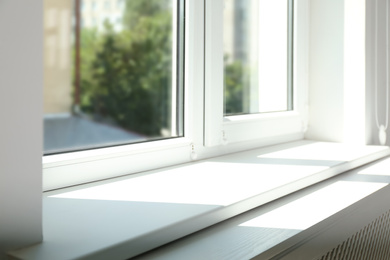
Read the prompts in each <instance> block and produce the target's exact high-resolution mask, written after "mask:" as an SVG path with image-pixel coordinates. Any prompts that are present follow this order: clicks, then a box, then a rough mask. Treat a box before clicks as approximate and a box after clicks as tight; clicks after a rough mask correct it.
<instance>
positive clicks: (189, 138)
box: [43, 0, 306, 190]
mask: <svg viewBox="0 0 390 260" xmlns="http://www.w3.org/2000/svg"><path fill="white" fill-rule="evenodd" d="M53 1H54V0H53ZM54 2H55V1H54ZM304 2H305V1H297V3H294V1H292V0H278V1H270V0H268V1H267V0H261V1H249V0H235V1H232V0H225V1H223V0H213V1H204V2H203V1H193V0H186V1H184V0H177V1H174V0H171V1H167V0H154V1H143V0H137V1H134V0H132V1H130V0H128V1H123V6H122V7H123V9H122V10H124V11H123V12H124V13H123V14H122V16H120V17H121V23H122V27H121V26H117V25H114V24H112V25H111V22H110V21H116V20H118V14H117V13H115V14H113V15H115V16H114V17H112V18H113V19H114V20H112V19H111V18H110V19H105V22H103V23H100V24H96V26H93V25H92V26H91V25H86V26H85V27H83V28H80V29H81V30H80V31H81V33H80V35H79V37H80V36H81V37H80V49H81V51H80V65H79V66H80V67H81V70H80V71H81V76H80V79H79V80H80V83H79V84H80V85H79V86H80V87H79V91H80V92H79V94H77V91H76V89H77V88H76V87H75V86H76V84H74V85H73V89H71V90H68V92H67V93H68V94H67V95H68V100H70V101H69V102H70V104H71V105H68V110H67V111H68V112H67V114H66V116H68V118H66V119H69V116H75V114H76V115H77V116H79V114H77V113H80V114H81V115H82V117H81V119H82V120H89V122H91V123H94V124H96V123H97V124H104V126H105V127H113V128H114V129H115V131H123V128H121V127H118V126H120V122H122V121H120V120H122V119H121V118H119V119H116V118H115V116H116V115H118V114H115V115H113V116H107V115H108V114H107V113H108V112H107V111H108V110H109V109H110V108H111V107H113V108H115V107H116V106H118V103H117V102H113V101H112V100H113V96H112V94H108V90H107V89H105V90H104V89H100V90H99V92H97V93H99V95H100V96H99V98H106V99H105V102H107V104H104V103H103V105H104V106H103V105H102V104H101V103H99V102H97V103H93V102H94V101H93V100H98V101H100V99H94V98H92V96H93V95H92V94H87V93H88V92H87V88H88V87H91V86H92V85H93V84H92V83H96V82H97V81H99V80H100V81H101V82H103V83H102V84H95V85H93V87H94V88H98V89H99V88H101V87H102V86H103V87H107V86H111V85H113V86H115V87H118V86H128V85H129V84H128V82H126V80H128V79H129V78H131V80H134V81H135V82H136V83H138V84H136V86H137V87H144V89H143V90H145V91H146V90H149V89H153V91H151V92H150V93H149V94H150V95H152V97H153V98H154V99H153V98H152V99H146V98H141V101H140V103H139V104H128V103H126V102H125V103H126V106H125V108H123V109H119V110H116V111H120V112H122V113H125V114H135V115H134V116H139V117H145V116H148V115H150V114H148V113H146V111H150V109H152V108H156V110H157V113H159V115H160V114H161V115H163V116H157V117H153V118H152V119H151V120H149V121H148V122H147V123H146V124H143V125H142V124H140V123H136V124H134V125H132V126H130V127H129V128H124V129H125V130H124V131H125V132H126V134H129V132H130V134H131V133H133V134H134V133H136V134H139V133H141V134H140V135H141V136H138V137H137V138H138V139H137V138H136V139H132V140H130V138H128V136H127V137H124V138H123V139H122V140H110V141H107V142H97V143H95V144H93V145H84V146H79V147H71V148H62V149H59V150H53V151H54V152H53V153H52V154H51V152H48V153H49V155H47V156H44V158H43V162H44V189H45V190H50V189H55V188H59V187H64V186H69V185H75V184H79V183H85V182H91V181H95V180H101V179H105V178H111V177H116V176H121V175H127V174H130V173H136V172H140V171H146V170H150V169H155V168H160V167H165V166H170V165H175V164H179V163H185V162H189V161H191V160H193V159H195V158H197V159H203V158H208V157H211V156H218V155H222V154H224V153H231V152H237V151H242V150H246V149H251V148H256V147H259V146H263V145H270V144H276V143H281V142H286V141H292V140H299V139H302V138H303V130H304V125H305V115H304V113H303V112H304V109H302V108H303V107H304V100H305V84H306V83H305V80H304V78H305V77H306V74H305V71H304V69H302V67H304V65H305V55H304V42H305V37H304V36H305V35H304V32H305V30H298V31H296V30H295V29H296V27H299V26H302V25H305V24H306V23H304V22H302V21H303V20H302V19H301V18H299V19H298V18H297V16H296V15H294V14H295V13H296V12H297V11H298V10H303V9H304V8H305V4H304ZM69 3H71V1H69ZM76 3H77V1H76ZM249 4H250V5H249ZM247 5H249V6H251V8H250V9H248V8H244V7H247ZM252 5H253V6H252ZM130 7H131V8H130ZM139 7H144V8H145V10H156V8H154V7H157V10H159V11H158V12H157V13H155V17H154V16H151V17H148V16H147V15H146V17H145V16H142V19H140V21H141V23H140V24H137V23H136V22H137V19H136V18H137V16H138V15H139V13H137V12H136V11H135V10H137V8H139ZM252 7H253V8H252ZM70 8H71V9H73V8H74V6H73V7H70ZM228 8H231V9H230V10H229V9H228ZM232 8H233V9H232ZM228 10H229V12H230V14H229V12H228ZM249 10H251V12H252V13H251V12H249ZM267 10H268V12H267ZM45 12H46V11H45ZM125 12H128V13H127V14H126V13H125ZM248 12H249V13H248ZM256 12H257V13H256ZM269 12H271V13H274V14H275V15H274V16H272V15H270V16H267V15H265V14H267V13H269ZM84 15H85V16H84ZM87 15H91V16H92V15H94V16H93V18H95V15H97V12H93V13H90V14H87V13H85V14H83V13H81V14H80V16H82V18H84V19H86V20H88V19H90V18H88V17H87ZM229 15H230V16H233V15H234V16H237V17H241V18H240V19H241V23H240V22H237V25H235V26H236V27H233V28H232V27H230V28H229V24H228V23H226V22H224V19H225V20H229ZM157 17H158V19H162V21H164V23H161V22H160V21H159V20H158V19H157ZM254 17H257V18H256V19H257V20H256V22H253V19H254ZM299 17H303V16H299ZM261 19H263V20H261ZM74 20H75V22H74V28H76V29H77V21H76V19H74ZM279 20H281V21H279ZM134 21H135V22H134ZM238 21H240V20H238ZM260 21H262V22H260ZM276 21H278V22H279V23H278V26H277V27H275V28H276V29H275V32H274V33H275V35H273V31H272V30H270V29H269V28H272V26H267V25H269V24H273V23H275V22H276ZM230 22H232V21H230ZM126 23H127V24H126ZM129 23H130V25H133V26H134V27H132V30H129V29H128V28H127V26H129ZM68 24H69V23H68ZM164 24H165V27H163V25H164ZM168 25H169V26H168ZM88 26H90V27H91V28H89V27H88ZM142 26H145V27H142ZM63 28H65V29H66V30H67V31H68V32H69V35H73V36H72V37H70V39H68V41H67V44H66V45H65V44H64V46H66V47H64V50H65V49H66V50H67V51H68V54H67V55H68V56H67V57H68V59H69V66H68V70H69V71H71V70H70V69H69V67H71V66H76V65H72V64H76V63H74V62H75V61H74V60H72V59H70V58H69V57H70V55H69V53H70V52H71V50H72V48H73V50H74V52H76V49H77V48H76V47H73V46H76V35H77V34H76V33H71V27H70V26H69V25H68V26H63ZM83 30H84V33H85V32H90V34H89V35H84V38H83ZM137 30H139V31H137ZM251 30H252V31H255V32H256V33H255V34H254V33H253V32H252V31H251ZM141 32H142V33H141ZM233 32H234V33H235V34H236V36H234V33H233ZM244 32H245V33H246V35H247V36H246V37H242V35H241V34H242V33H244ZM293 32H294V35H296V33H300V34H301V36H302V37H293ZM137 33H138V34H137ZM129 35H130V36H129ZM148 35H149V36H150V38H148ZM167 35H169V36H167ZM254 35H255V36H254ZM85 36H88V37H85ZM228 36H230V42H229V41H227V40H226V39H227V37H228ZM46 37H47V34H46ZM94 37H95V38H94ZM137 37H139V38H137ZM164 37H165V38H164ZM251 37H252V38H251ZM275 37H276V38H277V39H278V41H280V44H279V45H276V44H272V40H275V39H276V38H275ZM167 38H168V40H167ZM141 39H145V41H144V42H142V41H141ZM298 39H300V40H298ZM239 40H240V41H241V42H239ZM154 41H159V42H158V44H157V45H156V44H155V45H153V44H154V43H155V42H154ZM87 43H88V44H87ZM168 43H169V44H168ZM89 44H90V45H89ZM137 44H138V45H137ZM91 46H92V47H91ZM229 46H230V47H229ZM248 46H249V47H248ZM271 47H272V48H275V49H273V50H272V51H273V52H277V57H278V61H277V62H276V63H275V64H274V66H270V67H271V72H272V73H265V72H264V71H263V70H262V69H261V70H260V67H261V66H263V67H264V66H265V65H266V63H267V62H270V61H271V56H267V55H266V54H267V53H268V52H267V51H266V50H265V49H267V48H271ZM82 48H84V49H82ZM105 48H108V49H107V50H109V51H108V52H107V53H106V54H104V50H105ZM132 48H138V49H136V50H137V51H134V52H132V53H131V52H130V53H128V55H127V56H126V55H124V56H121V55H120V51H121V50H122V49H125V50H127V49H130V50H132ZM229 48H230V49H229ZM49 49H50V48H48V50H49ZM144 49H147V51H146V52H145V53H143V52H142V51H143V50H144ZM233 49H234V50H233ZM248 50H250V51H251V52H250V53H248V52H247V51H248ZM83 51H84V52H83ZM270 52H271V51H270ZM91 53H92V55H90V56H88V55H87V54H91ZM108 53H109V54H108ZM234 53H237V54H234ZM253 53H255V54H256V55H254V54H253ZM83 55H84V56H83ZM134 55H141V56H142V55H144V56H142V57H143V58H144V59H141V60H142V61H144V60H147V61H149V63H148V64H142V63H140V64H138V63H137V62H138V61H136V60H134ZM159 55H162V56H161V59H157V58H156V57H158V56H159ZM75 56H77V55H75ZM117 57H119V58H117ZM249 57H251V58H249ZM292 57H294V59H293V58H292ZM124 58H125V59H124ZM46 59H49V56H47V57H46ZM99 59H100V60H101V61H102V62H101V63H99V62H97V61H96V60H99ZM149 59H150V60H149ZM52 60H53V61H55V62H57V58H53V57H52ZM91 60H93V61H91ZM108 61H113V64H114V65H115V66H117V67H113V68H115V70H114V71H115V73H117V74H113V75H110V74H104V73H105V69H107V68H106V67H104V66H108V64H110V63H109V62H108ZM83 62H85V63H83ZM88 62H89V64H92V65H89V70H86V71H87V72H84V75H83V70H82V69H84V68H83V66H84V67H86V66H87V64H86V63H88ZM123 62H124V63H126V64H129V66H130V67H126V66H124V65H123V66H122V63H123ZM134 62H135V64H134ZM237 63H242V64H241V65H240V66H241V67H238V69H237V65H236V64H237ZM244 63H245V64H244ZM102 64H104V66H103V65H102ZM136 65H137V66H136ZM141 65H142V66H144V67H142V66H141ZM235 66H236V67H235ZM244 67H245V68H244ZM279 67H280V69H279ZM143 68H147V69H144V70H143V71H142V69H143ZM93 70H96V72H95V74H91V71H93ZM74 71H77V70H76V69H75V70H74ZM145 71H147V73H145ZM229 71H230V72H231V71H233V73H232V74H229V73H230V72H229ZM237 71H241V75H240V76H239V77H237V78H238V79H239V80H238V81H237V82H233V83H234V84H231V83H229V84H231V85H230V87H233V88H234V87H237V86H240V85H241V86H242V87H241V89H240V90H239V91H238V92H240V95H238V96H239V98H238V103H240V105H239V106H240V107H241V111H238V112H229V111H227V104H228V102H227V100H228V97H227V96H229V90H224V84H225V83H226V84H225V85H227V84H228V80H227V78H229V77H230V78H232V77H234V73H236V74H237ZM88 73H90V74H88ZM68 75H72V73H71V72H68ZM103 75H105V76H104V77H103ZM143 75H146V76H145V78H143ZM264 75H265V76H269V77H268V78H265V76H264ZM275 75H278V77H277V78H276V79H275V80H272V79H273V77H275ZM87 76H88V77H89V78H88V77H87ZM106 76H107V77H106ZM148 76H151V78H150V79H149V78H148ZM260 76H261V77H263V78H264V79H262V80H260V79H259V78H260ZM271 76H272V77H271ZM136 78H138V79H136ZM71 79H72V77H69V76H68V77H67V81H68V85H72V84H71V81H72V80H71ZM73 79H74V81H76V80H75V79H76V75H73ZM88 80H89V81H88ZM256 81H257V82H256ZM57 82H62V83H63V82H65V81H60V80H57ZM224 82H225V83H224ZM251 82H252V83H253V84H252V83H251ZM87 83H88V84H87ZM249 83H251V84H249ZM260 83H261V84H260ZM270 83H272V85H269V84H270ZM84 84H85V85H84ZM142 84H144V85H142ZM126 91H128V92H131V91H133V90H130V89H125V90H124V92H120V93H119V94H118V96H119V97H118V98H119V99H120V100H121V99H125V97H126V95H127V94H128V93H127V92H126ZM267 91H268V92H267ZM89 93H91V92H89ZM253 93H257V94H256V95H255V94H253ZM293 93H294V95H293ZM141 94H142V95H146V96H147V94H146V93H145V92H142V93H141ZM141 94H139V95H141ZM77 95H79V97H78V98H77ZM142 95H141V96H142ZM254 96H256V100H255V101H253V102H252V100H251V99H252V97H254ZM62 97H63V96H62ZM142 97H144V96H142ZM48 100H53V99H48ZM77 100H78V101H77ZM125 100H126V99H125ZM264 100H274V101H275V102H272V103H270V104H271V105H272V106H271V105H269V104H268V105H267V104H265V103H264V102H263V101H264ZM76 101H77V102H76ZM83 102H84V103H83ZM134 102H136V101H134ZM148 102H149V103H148ZM159 102H163V103H164V102H165V103H164V104H162V103H159ZM229 102H230V101H229ZM145 103H148V104H145ZM230 103H231V102H230ZM233 103H234V102H233ZM68 104H69V103H68ZM244 104H245V105H244ZM275 104H277V105H275ZM236 105H237V104H236ZM108 106H111V107H108ZM229 106H230V105H229ZM267 106H268V107H267ZM140 107H141V108H142V109H140ZM97 108H98V109H97ZM243 108H245V109H243ZM94 109H97V110H94ZM137 109H139V110H137ZM229 109H230V108H229ZM96 111H98V112H96ZM259 112H260V113H259ZM264 112H267V113H264ZM62 116H63V117H64V116H65V115H62ZM125 116H126V115H125ZM122 117H123V116H122ZM47 118H48V119H51V118H50V116H47ZM124 122H128V121H126V120H124ZM156 122H158V124H157V125H154V123H156ZM141 126H142V128H143V129H145V128H146V129H147V131H151V130H150V129H154V130H153V131H154V132H152V133H146V132H142V131H144V130H142V131H141V130H137V129H135V127H140V128H141ZM132 127H134V128H132ZM88 133H89V134H90V133H91V132H88ZM108 136H109V135H108V134H107V135H106V136H105V137H108ZM114 136H115V137H117V136H119V135H116V134H114ZM89 137H90V136H89ZM72 141H74V140H72ZM145 141H146V142H145ZM91 148H96V149H91ZM58 151H60V153H57V152H58ZM69 151H70V152H69ZM107 169H109V170H107Z"/></svg>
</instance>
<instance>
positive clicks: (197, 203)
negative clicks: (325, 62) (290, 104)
mask: <svg viewBox="0 0 390 260" xmlns="http://www.w3.org/2000/svg"><path fill="white" fill-rule="evenodd" d="M389 154H390V150H389V148H388V147H378V146H366V147H362V146H357V147H354V146H348V145H343V144H334V143H321V142H311V141H298V142H293V143H288V144H283V145H277V146H273V147H267V148H261V149H256V150H251V151H246V152H241V153H236V154H232V155H226V156H222V157H218V158H212V159H208V160H204V161H200V162H195V163H191V164H186V165H182V166H177V167H170V168H166V169H160V170H156V171H152V172H148V173H144V174H137V175H132V176H128V177H122V178H117V179H113V180H110V181H105V182H100V183H95V184H90V185H84V186H79V187H74V188H68V189H64V190H61V191H56V192H51V193H46V194H45V195H44V199H43V203H44V211H43V230H44V241H43V243H41V244H39V245H36V246H32V247H29V248H25V249H21V250H17V251H14V252H12V253H11V256H13V257H15V258H17V259H40V260H45V259H58V260H60V259H79V258H82V259H126V258H129V257H131V256H135V255H138V254H140V253H143V252H146V251H149V250H151V249H153V248H155V247H158V246H160V245H163V244H165V243H168V242H170V241H173V240H175V239H178V238H181V237H183V236H185V235H188V234H190V233H193V232H195V231H197V230H200V229H203V228H205V227H208V226H211V225H213V224H215V223H218V222H220V221H222V220H225V219H228V218H230V217H232V216H235V215H237V214H240V213H243V212H246V211H248V210H250V209H253V208H255V207H258V206H260V205H263V204H265V203H267V202H270V201H272V200H275V199H276V198H280V197H282V196H284V195H286V194H289V193H291V192H294V191H296V190H299V189H302V188H303V187H306V186H309V185H312V184H314V183H317V182H319V181H322V180H324V179H327V178H330V177H332V176H335V175H337V174H340V173H342V172H345V171H347V170H350V169H352V168H356V167H358V166H361V165H363V164H366V163H368V162H371V161H373V160H376V159H379V158H382V157H384V156H387V155H389Z"/></svg>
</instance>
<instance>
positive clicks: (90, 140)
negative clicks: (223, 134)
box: [44, 0, 183, 154]
mask: <svg viewBox="0 0 390 260" xmlns="http://www.w3.org/2000/svg"><path fill="white" fill-rule="evenodd" d="M182 2H183V1H182V0H178V1H175V0H148V1H144V0H105V1H102V0H100V1H97V0H74V1H72V0H45V1H44V50H45V52H44V55H45V59H44V61H45V63H44V71H45V75H44V113H45V116H44V130H45V135H44V151H45V154H52V153H58V152H67V151H75V150H83V149H90V148H97V147H106V146H111V145H119V144H125V143H135V142H141V141H148V140H156V139H162V138H171V137H178V136H182V135H183V120H182V114H183V112H182V111H183V105H182V100H183V98H182V93H183V90H182V73H181V71H182V69H181V66H182V60H183V59H182V52H183V46H182V40H181V38H182V35H183V31H182V30H183V28H182V27H183V23H182V22H179V23H178V22H177V20H179V21H181V19H182V15H177V14H181V13H182V10H183V7H182V6H181V3H182ZM178 24H180V25H179V26H178ZM178 57H179V58H178Z"/></svg>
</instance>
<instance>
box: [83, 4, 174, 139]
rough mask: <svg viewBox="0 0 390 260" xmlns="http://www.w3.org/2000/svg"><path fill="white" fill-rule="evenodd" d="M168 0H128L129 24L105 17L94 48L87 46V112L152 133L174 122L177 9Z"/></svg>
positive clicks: (84, 72)
mask: <svg viewBox="0 0 390 260" xmlns="http://www.w3.org/2000/svg"><path fill="white" fill-rule="evenodd" d="M163 2H165V1H143V0H132V1H127V2H126V3H127V5H126V12H125V14H124V17H125V19H124V24H125V26H124V27H125V29H124V30H122V31H120V32H116V31H115V30H114V29H113V28H112V26H111V25H110V24H109V23H108V22H106V25H105V28H106V29H105V31H104V33H100V34H99V35H98V36H96V35H95V36H96V37H95V38H94V43H92V46H94V49H93V52H92V53H90V52H91V50H89V49H88V47H86V48H85V49H84V48H83V52H84V56H86V57H84V56H82V57H83V59H84V61H83V64H84V65H83V68H82V69H83V71H82V102H81V109H82V111H83V112H85V113H89V114H91V115H93V116H95V117H102V118H104V119H109V120H111V121H114V122H115V123H116V124H118V125H120V126H122V127H124V128H126V129H129V130H132V131H135V132H138V133H140V134H144V135H147V136H152V137H153V136H159V135H160V132H161V129H163V128H169V123H170V118H169V116H168V115H170V111H169V109H170V91H171V90H170V89H171V74H172V69H171V62H172V57H171V53H172V50H171V49H172V40H171V38H172V29H171V26H172V25H171V24H172V14H171V11H169V10H168V8H169V6H167V5H163V4H162V3H163ZM89 36H91V35H89V33H87V32H85V39H90V38H91V37H90V38H88V37H89Z"/></svg>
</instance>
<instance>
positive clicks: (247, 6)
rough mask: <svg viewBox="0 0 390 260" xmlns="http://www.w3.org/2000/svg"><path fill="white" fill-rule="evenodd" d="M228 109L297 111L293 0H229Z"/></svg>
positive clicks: (229, 112) (228, 111)
mask: <svg viewBox="0 0 390 260" xmlns="http://www.w3.org/2000/svg"><path fill="white" fill-rule="evenodd" d="M224 5H225V6H224V63H225V68H224V87H225V92H224V101H225V102H224V113H225V115H239V114H251V113H265V112H277V111H286V110H292V65H291V63H292V0H224Z"/></svg>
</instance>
